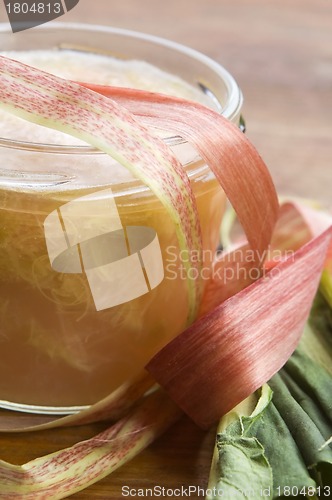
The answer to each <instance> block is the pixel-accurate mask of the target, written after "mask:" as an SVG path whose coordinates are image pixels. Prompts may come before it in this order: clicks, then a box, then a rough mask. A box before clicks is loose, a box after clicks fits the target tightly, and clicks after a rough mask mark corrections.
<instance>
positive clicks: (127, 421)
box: [0, 390, 182, 500]
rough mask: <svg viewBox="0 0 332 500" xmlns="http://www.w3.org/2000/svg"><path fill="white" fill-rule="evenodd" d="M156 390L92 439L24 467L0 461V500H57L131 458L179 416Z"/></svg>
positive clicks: (161, 393)
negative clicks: (130, 411) (1, 499)
mask: <svg viewBox="0 0 332 500" xmlns="http://www.w3.org/2000/svg"><path fill="white" fill-rule="evenodd" d="M181 414H182V413H181V412H180V410H179V408H178V407H177V406H176V405H175V403H174V402H173V401H172V400H170V399H169V398H168V397H167V395H166V394H164V393H163V392H162V391H161V390H159V391H158V392H154V393H152V394H150V395H149V396H147V397H146V398H145V399H144V400H143V401H141V403H140V405H139V406H138V407H137V408H136V409H135V410H134V411H133V412H132V413H130V414H129V415H127V416H126V417H124V418H122V419H121V420H119V422H117V423H116V424H114V425H113V426H112V427H110V428H109V429H107V430H105V431H103V432H101V433H99V434H98V435H96V436H95V437H93V438H91V439H88V440H86V441H82V442H80V443H77V444H75V445H74V446H71V447H70V448H66V449H63V450H61V451H58V452H55V453H52V454H50V455H46V456H44V457H40V458H37V459H35V460H32V461H30V462H28V463H26V464H24V465H12V464H10V463H8V462H4V461H0V498H3V499H4V500H17V499H24V500H50V499H52V500H59V499H61V498H67V497H68V496H70V495H72V494H74V493H76V492H78V491H81V490H83V489H84V488H87V487H88V486H90V485H91V484H93V483H96V482H97V481H99V480H100V479H102V478H104V477H105V476H107V475H108V474H110V473H111V472H113V471H114V470H116V469H118V468H119V467H120V466H121V465H123V464H125V463H126V462H127V461H128V460H130V459H132V458H133V457H134V456H136V455H137V454H138V453H140V452H141V451H142V450H143V449H144V448H146V447H147V446H148V445H149V444H150V443H151V442H152V441H154V440H155V439H156V438H157V437H158V436H159V435H161V434H162V433H163V432H164V431H165V430H166V429H167V428H168V427H169V426H170V425H172V424H173V423H174V422H175V421H176V420H177V419H178V418H179V417H180V416H181Z"/></svg>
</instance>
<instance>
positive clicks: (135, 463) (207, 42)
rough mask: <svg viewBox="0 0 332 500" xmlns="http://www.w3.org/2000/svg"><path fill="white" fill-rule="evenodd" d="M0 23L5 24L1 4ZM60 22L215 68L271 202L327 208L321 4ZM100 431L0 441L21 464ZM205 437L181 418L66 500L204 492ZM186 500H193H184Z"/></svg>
mask: <svg viewBox="0 0 332 500" xmlns="http://www.w3.org/2000/svg"><path fill="white" fill-rule="evenodd" d="M0 21H3V22H7V18H6V13H5V10H4V7H3V3H1V5H0ZM61 21H64V22H67V21H68V22H69V21H72V22H73V21H75V22H91V23H98V24H107V25H112V26H117V27H122V28H127V29H134V30H137V31H145V32H148V33H151V34H155V35H159V36H163V37H165V38H169V39H173V40H175V41H177V42H180V43H184V44H186V45H189V46H191V47H193V48H195V49H198V50H200V51H202V52H204V53H205V54H207V55H209V56H210V57H212V58H214V59H215V60H217V61H218V62H220V63H221V64H223V65H224V66H225V67H226V68H227V69H228V70H229V71H230V72H231V73H232V74H233V75H234V76H235V78H236V79H237V81H238V83H239V84H240V86H241V88H242V91H243V93H244V97H245V108H244V115H245V118H246V122H247V130H248V131H247V135H248V137H249V138H250V139H251V140H252V141H253V142H254V144H255V145H256V147H257V148H258V150H259V151H260V153H261V155H262V156H263V158H264V159H265V161H266V163H267V164H268V166H269V168H270V170H271V172H272V175H273V177H274V180H275V183H276V186H277V189H278V191H279V192H280V193H283V194H288V195H295V196H302V197H309V198H316V199H319V200H320V201H321V202H323V203H324V205H326V206H331V188H332V182H331V180H332V167H331V164H332V124H331V120H332V2H330V1H329V0H275V1H271V0H167V1H164V0H122V1H113V0H93V1H90V0H80V2H79V4H78V5H77V6H76V7H75V8H74V9H73V10H72V11H71V12H70V13H68V14H66V15H65V16H64V17H62V18H61ZM101 428H103V426H102V425H96V426H88V427H83V428H77V429H67V430H54V431H48V432H46V433H38V434H29V435H7V436H6V435H3V436H0V457H1V458H2V459H5V460H10V461H12V462H14V463H23V462H25V461H27V460H30V459H32V458H33V457H35V456H38V455H41V454H46V453H50V452H52V451H55V450H56V449H59V448H61V447H66V446H69V445H71V444H73V443H74V442H76V441H77V440H79V439H83V438H85V437H89V436H92V435H93V434H94V433H96V432H97V431H98V430H100V429H101ZM213 439H214V429H212V430H211V431H210V432H208V433H204V432H202V431H200V430H198V429H197V428H196V427H195V426H194V424H192V423H191V422H190V421H189V420H188V419H187V418H182V419H181V420H180V421H179V422H178V424H176V425H174V426H173V427H172V428H171V429H170V430H169V431H168V432H167V433H166V434H164V436H163V437H161V438H160V439H159V440H158V441H156V442H155V443H154V444H153V445H152V446H150V447H149V448H148V449H147V450H146V451H144V452H143V453H142V454H141V455H140V456H138V457H137V458H135V459H134V460H132V461H131V462H130V463H129V464H127V465H125V466H124V467H122V468H121V469H120V470H119V471H117V472H115V473H114V474H112V475H111V476H109V477H108V478H106V479H104V480H102V481H100V482H99V483H97V484H95V485H94V486H92V487H90V488H88V489H87V490H85V491H83V492H80V493H77V494H75V495H74V496H73V497H72V498H75V500H87V499H92V498H96V499H97V498H98V499H105V500H106V499H112V498H114V499H120V498H122V495H121V488H122V486H125V485H129V486H133V487H136V488H138V487H153V486H154V485H160V486H164V487H169V488H175V487H179V486H181V485H183V486H185V487H186V486H189V485H195V486H206V482H207V478H208V473H209V467H210V460H211V453H212V448H213ZM191 498H195V496H191Z"/></svg>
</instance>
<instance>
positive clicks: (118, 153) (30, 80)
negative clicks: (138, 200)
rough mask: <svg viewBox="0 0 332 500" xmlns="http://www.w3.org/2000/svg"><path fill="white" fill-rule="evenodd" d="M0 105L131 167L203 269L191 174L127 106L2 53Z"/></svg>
mask: <svg viewBox="0 0 332 500" xmlns="http://www.w3.org/2000/svg"><path fill="white" fill-rule="evenodd" d="M0 107H2V108H3V109H4V110H6V111H9V112H10V113H13V114H16V115H17V116H19V117H21V118H24V119H26V120H29V121H32V122H34V123H38V124H40V125H44V126H46V127H49V128H53V129H57V130H60V131H62V132H65V133H67V134H69V135H72V136H74V137H77V138H79V139H81V140H83V141H85V142H86V143H88V144H91V145H93V146H95V147H96V148H98V149H100V150H102V151H104V152H105V153H107V154H109V155H110V156H112V157H113V158H114V159H116V160H117V161H118V162H119V163H121V164H122V165H123V166H124V167H126V168H127V169H129V170H130V171H131V172H132V173H133V174H134V175H135V176H136V177H137V178H139V179H141V180H142V181H143V182H144V183H145V184H146V185H147V186H149V188H150V189H151V190H152V191H153V192H154V193H155V195H156V196H157V197H158V199H159V200H160V201H161V203H163V205H164V206H165V207H166V209H167V210H168V212H169V214H170V217H171V218H172V220H173V222H174V226H175V228H176V232H177V236H178V240H179V245H180V248H182V249H183V250H184V251H185V252H186V253H187V254H188V259H184V265H185V266H186V267H187V268H188V269H196V270H198V271H199V270H200V266H201V261H200V259H197V255H200V253H201V248H202V241H201V230H200V224H199V218H198V213H197V206H196V201H195V197H194V194H193V192H192V189H191V185H190V181H189V179H188V176H187V174H186V173H185V171H184V169H183V167H182V165H181V163H180V162H179V161H178V160H177V158H176V157H175V155H174V154H173V153H172V151H171V149H170V148H168V147H167V146H166V144H165V143H164V142H163V141H162V140H161V139H159V138H158V137H157V136H156V134H153V133H152V132H151V131H150V130H149V129H148V128H147V127H146V126H145V125H144V124H142V123H140V122H139V121H138V120H136V119H135V117H134V116H133V115H132V114H131V113H129V112H128V111H127V110H126V109H125V108H124V107H123V106H120V105H119V104H117V103H116V102H114V101H113V100H111V99H108V98H106V97H104V96H102V95H101V94H98V93H96V92H93V91H91V90H89V89H87V88H85V87H82V86H81V85H78V84H76V83H73V82H69V81H66V80H63V79H61V78H58V77H55V76H53V75H49V74H48V73H45V72H43V71H40V70H37V69H35V68H32V67H30V66H27V65H25V64H22V63H20V62H17V61H14V60H11V59H9V58H7V57H3V56H0ZM193 255H195V258H192V256H193ZM189 274H190V273H188V279H187V283H188V302H189V313H188V322H189V323H190V322H192V321H193V320H194V319H195V317H196V316H197V310H198V307H199V303H200V299H201V291H202V283H201V280H199V279H196V280H194V279H193V278H192V274H190V276H191V277H190V278H189ZM198 275H199V272H198Z"/></svg>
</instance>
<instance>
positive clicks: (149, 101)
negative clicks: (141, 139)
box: [80, 83, 279, 267]
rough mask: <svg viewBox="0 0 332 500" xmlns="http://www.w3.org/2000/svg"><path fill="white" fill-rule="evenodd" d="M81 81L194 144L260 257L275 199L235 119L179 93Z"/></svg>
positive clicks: (267, 177)
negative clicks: (165, 93)
mask: <svg viewBox="0 0 332 500" xmlns="http://www.w3.org/2000/svg"><path fill="white" fill-rule="evenodd" d="M80 84H81V85H83V86H85V87H87V88H89V89H91V90H94V91H95V92H98V93H101V94H103V95H105V96H108V97H110V98H111V99H114V100H115V101H116V102H118V103H119V104H121V105H122V106H124V107H125V108H127V109H128V110H129V111H130V112H131V113H133V114H134V115H136V116H137V117H139V118H141V119H142V121H143V122H144V123H146V124H147V125H149V126H151V127H156V128H159V129H162V130H167V131H170V132H172V133H175V134H178V135H179V136H180V137H182V138H184V139H185V140H187V141H188V142H189V143H190V144H192V145H193V146H194V147H195V148H196V150H197V151H198V153H199V154H200V156H201V157H202V158H203V159H204V160H205V161H206V163H207V165H208V166H209V167H210V169H211V170H212V172H213V173H214V175H215V177H216V178H217V180H218V181H219V183H220V185H221V186H222V188H223V190H224V191H225V193H226V196H227V197H228V199H229V200H230V202H231V204H232V206H233V208H234V210H235V212H236V213H237V216H238V219H239V221H240V223H241V224H242V227H243V229H244V231H245V233H246V236H247V239H248V242H249V245H250V247H251V248H252V249H254V250H255V251H256V252H257V262H260V261H261V260H262V259H261V256H262V254H264V252H265V251H266V248H267V247H268V245H269V243H270V240H271V237H272V234H273V230H274V227H275V224H276V222H277V219H278V210H279V203H278V198H277V194H276V191H275V187H274V184H273V181H272V178H271V175H270V173H269V171H268V169H267V167H266V165H265V163H264V161H263V159H262V158H261V156H260V155H259V153H258V152H257V150H256V148H255V147H254V146H253V145H252V144H251V143H250V142H249V140H248V139H247V138H246V137H245V135H244V134H243V133H242V132H241V131H240V130H239V128H238V127H237V126H236V125H235V124H233V123H232V122H230V121H229V120H227V119H226V118H225V117H223V116H222V115H220V114H219V113H217V112H216V111H214V110H212V109H210V108H207V107H206V106H203V105H202V104H200V103H196V102H192V101H187V100H184V99H179V98H177V97H172V96H167V95H162V94H156V93H153V92H146V91H142V90H140V91H138V90H133V89H129V88H122V87H111V86H102V85H94V84H90V83H80ZM256 267H257V265H256Z"/></svg>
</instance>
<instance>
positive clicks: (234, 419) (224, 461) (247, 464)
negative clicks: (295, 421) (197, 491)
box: [207, 385, 272, 500]
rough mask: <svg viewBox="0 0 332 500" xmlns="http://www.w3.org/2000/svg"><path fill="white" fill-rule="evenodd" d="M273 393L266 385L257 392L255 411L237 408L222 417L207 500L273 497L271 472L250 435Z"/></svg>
mask: <svg viewBox="0 0 332 500" xmlns="http://www.w3.org/2000/svg"><path fill="white" fill-rule="evenodd" d="M271 397H272V392H271V390H270V389H269V387H268V386H267V385H265V386H263V388H262V390H261V391H260V397H259V399H258V402H257V405H256V407H255V409H254V411H253V412H252V413H251V414H250V415H249V416H248V415H245V414H241V413H242V412H243V413H247V412H248V408H246V407H244V408H243V407H242V408H241V407H240V406H241V405H239V406H238V407H237V409H235V410H234V411H232V412H230V413H228V414H227V415H225V416H224V417H223V418H222V419H221V421H220V423H219V427H218V429H219V430H221V429H222V430H221V431H220V432H218V434H217V441H216V449H217V453H216V454H215V457H214V462H213V464H212V469H211V475H210V481H209V487H208V495H207V499H208V500H217V499H219V498H235V497H236V498H248V496H251V497H252V498H259V497H260V496H262V495H263V493H262V492H263V490H264V491H265V497H266V498H272V497H271V495H270V493H271V492H272V469H271V466H270V464H269V462H268V459H267V457H266V455H265V451H264V447H263V446H262V444H261V443H260V442H259V440H258V439H257V438H256V437H255V436H253V435H252V434H251V431H250V429H251V427H252V425H253V423H254V422H255V421H256V420H257V419H260V418H261V415H262V414H263V413H264V411H265V409H266V408H267V406H268V405H269V403H270V400H271Z"/></svg>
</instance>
